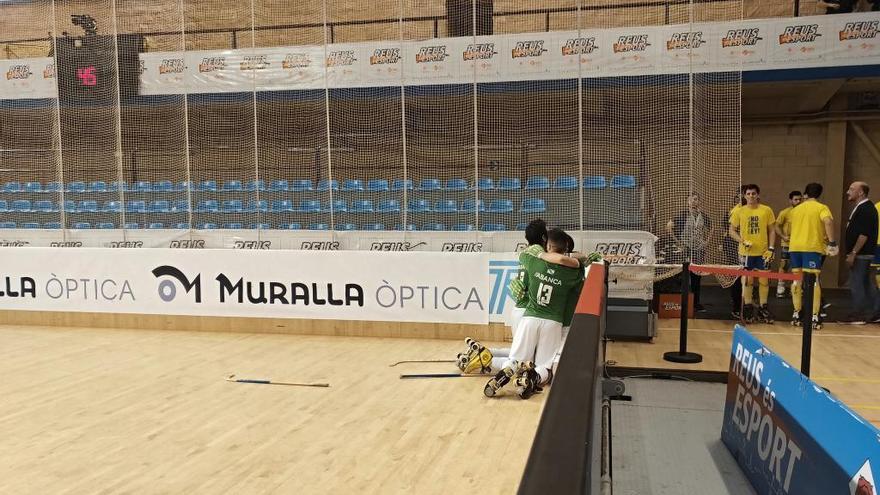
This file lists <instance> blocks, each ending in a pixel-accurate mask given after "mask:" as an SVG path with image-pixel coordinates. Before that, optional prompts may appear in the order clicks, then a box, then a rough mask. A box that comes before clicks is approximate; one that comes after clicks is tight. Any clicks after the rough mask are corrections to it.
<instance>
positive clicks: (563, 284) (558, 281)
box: [519, 253, 584, 323]
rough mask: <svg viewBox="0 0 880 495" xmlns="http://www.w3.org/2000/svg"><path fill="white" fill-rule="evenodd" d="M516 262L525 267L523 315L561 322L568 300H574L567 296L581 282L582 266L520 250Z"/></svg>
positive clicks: (568, 306)
mask: <svg viewBox="0 0 880 495" xmlns="http://www.w3.org/2000/svg"><path fill="white" fill-rule="evenodd" d="M519 263H520V265H522V266H523V268H525V270H526V277H525V280H526V287H527V290H528V295H529V299H528V304H527V305H526V312H525V316H534V317H536V318H544V319H546V320H553V321H558V322H559V323H563V322H564V321H565V319H566V316H567V315H568V313H569V311H570V305H571V303H572V301H571V300H572V299H573V300H575V301H576V300H577V298H576V297H570V296H572V294H573V290H574V289H576V288H577V287H578V286H580V285H581V284H583V280H584V277H583V269H582V268H569V267H567V266H561V265H554V264H552V263H548V262H546V261H544V260H542V259H540V258H537V257H535V256H531V255H529V254H528V253H522V254H520V256H519ZM575 296H576V294H575Z"/></svg>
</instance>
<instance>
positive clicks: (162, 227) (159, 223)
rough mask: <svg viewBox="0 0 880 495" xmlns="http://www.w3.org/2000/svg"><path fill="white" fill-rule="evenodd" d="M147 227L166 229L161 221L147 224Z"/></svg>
mask: <svg viewBox="0 0 880 495" xmlns="http://www.w3.org/2000/svg"><path fill="white" fill-rule="evenodd" d="M147 228H148V229H164V228H165V224H164V223H161V222H153V223H151V224H149V225H147Z"/></svg>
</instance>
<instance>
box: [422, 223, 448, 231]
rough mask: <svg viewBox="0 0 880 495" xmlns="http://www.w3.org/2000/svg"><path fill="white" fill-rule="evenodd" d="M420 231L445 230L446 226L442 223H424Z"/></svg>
mask: <svg viewBox="0 0 880 495" xmlns="http://www.w3.org/2000/svg"><path fill="white" fill-rule="evenodd" d="M422 230H433V231H437V230H446V226H445V225H443V224H442V223H426V224H425V225H422Z"/></svg>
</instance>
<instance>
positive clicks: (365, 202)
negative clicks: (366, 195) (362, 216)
mask: <svg viewBox="0 0 880 495" xmlns="http://www.w3.org/2000/svg"><path fill="white" fill-rule="evenodd" d="M351 211H352V212H354V213H373V211H374V210H373V202H372V201H371V200H369V199H359V200H357V201H355V202H354V203H352V204H351Z"/></svg>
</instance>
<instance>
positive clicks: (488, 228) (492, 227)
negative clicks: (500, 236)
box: [480, 223, 507, 232]
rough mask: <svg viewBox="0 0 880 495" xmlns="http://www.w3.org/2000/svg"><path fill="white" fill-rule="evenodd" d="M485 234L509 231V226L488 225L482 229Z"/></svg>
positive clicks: (499, 224)
mask: <svg viewBox="0 0 880 495" xmlns="http://www.w3.org/2000/svg"><path fill="white" fill-rule="evenodd" d="M480 230H482V231H483V232H496V231H501V230H507V225H504V224H503V223H486V224H483V226H482V227H481V228H480Z"/></svg>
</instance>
